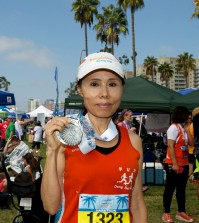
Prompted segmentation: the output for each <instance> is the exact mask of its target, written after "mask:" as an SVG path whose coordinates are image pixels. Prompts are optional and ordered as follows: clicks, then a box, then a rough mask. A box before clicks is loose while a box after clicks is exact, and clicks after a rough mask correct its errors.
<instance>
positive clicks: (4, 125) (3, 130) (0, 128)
mask: <svg viewBox="0 0 199 223" xmlns="http://www.w3.org/2000/svg"><path fill="white" fill-rule="evenodd" d="M8 125H9V122H8V121H7V118H5V120H4V121H3V122H2V123H0V131H1V143H0V148H2V149H3V148H4V146H5V145H6V135H5V134H6V129H7V128H8Z"/></svg>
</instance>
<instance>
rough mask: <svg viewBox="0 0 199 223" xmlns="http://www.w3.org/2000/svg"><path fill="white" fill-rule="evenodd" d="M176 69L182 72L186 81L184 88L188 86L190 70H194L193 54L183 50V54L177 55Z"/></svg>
mask: <svg viewBox="0 0 199 223" xmlns="http://www.w3.org/2000/svg"><path fill="white" fill-rule="evenodd" d="M175 69H176V71H177V72H178V73H179V72H181V73H183V75H184V77H185V81H186V88H188V87H189V74H190V72H191V71H195V70H196V60H195V59H194V58H193V55H192V54H190V55H189V53H188V52H185V53H184V54H180V55H178V58H177V60H176V66H175Z"/></svg>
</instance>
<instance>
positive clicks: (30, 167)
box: [22, 153, 39, 181]
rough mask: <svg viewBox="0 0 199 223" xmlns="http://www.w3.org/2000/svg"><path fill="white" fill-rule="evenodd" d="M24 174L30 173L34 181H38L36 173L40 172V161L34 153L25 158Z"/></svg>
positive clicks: (27, 154)
mask: <svg viewBox="0 0 199 223" xmlns="http://www.w3.org/2000/svg"><path fill="white" fill-rule="evenodd" d="M22 158H23V162H24V164H23V172H28V173H30V174H31V176H32V181H35V180H36V173H37V172H38V171H39V164H38V161H37V160H36V159H35V157H34V156H33V154H32V153H26V155H24V156H23V157H22Z"/></svg>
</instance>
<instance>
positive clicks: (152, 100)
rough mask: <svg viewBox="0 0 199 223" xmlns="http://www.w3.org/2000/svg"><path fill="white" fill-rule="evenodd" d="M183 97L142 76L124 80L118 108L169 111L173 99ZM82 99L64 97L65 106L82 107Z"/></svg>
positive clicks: (171, 107)
mask: <svg viewBox="0 0 199 223" xmlns="http://www.w3.org/2000/svg"><path fill="white" fill-rule="evenodd" d="M180 97H183V96H182V95H180V94H178V93H177V92H175V91H173V90H171V89H169V88H166V87H163V86H161V85H159V84H156V83H154V82H152V81H148V80H146V79H144V78H142V77H134V78H129V79H127V80H126V83H125V88H124V94H123V98H122V102H121V105H120V109H124V108H127V109H132V110H133V111H137V112H150V113H151V112H154V113H171V112H172V110H173V107H174V106H173V100H174V99H176V100H177V98H180ZM82 107H83V101H82V98H81V97H80V96H78V95H76V96H73V97H69V98H66V99H65V108H71V109H72V108H82Z"/></svg>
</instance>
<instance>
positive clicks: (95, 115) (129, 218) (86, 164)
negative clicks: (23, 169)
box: [41, 52, 147, 223]
mask: <svg viewBox="0 0 199 223" xmlns="http://www.w3.org/2000/svg"><path fill="white" fill-rule="evenodd" d="M123 89H124V72H123V69H122V65H121V64H120V63H119V61H118V60H117V59H116V58H115V57H114V56H113V55H112V54H110V53H105V52H100V53H94V54H90V55H89V56H88V57H86V58H85V59H84V60H83V62H82V64H81V65H80V67H79V71H78V83H77V90H78V93H79V95H80V96H81V97H82V98H83V100H84V106H85V109H86V112H87V113H86V114H85V115H83V114H81V115H79V120H80V125H81V127H80V126H79V127H78V126H76V127H75V126H73V127H72V126H71V124H70V122H72V120H71V119H70V118H69V117H55V118H53V119H52V121H51V122H50V123H48V124H47V125H46V126H45V133H46V163H45V167H44V173H43V178H42V187H41V196H42V200H43V204H44V208H45V210H46V211H48V212H49V213H50V214H52V215H54V214H55V213H57V212H58V213H60V215H59V216H58V218H59V222H61V223H63V222H68V221H70V223H77V222H85V221H87V222H93V223H97V222H100V221H103V222H108V220H110V216H111V217H112V218H113V219H115V220H114V222H116V221H117V222H129V223H130V222H134V223H147V210H146V205H145V202H144V197H143V193H142V160H143V150H142V141H141V139H140V137H139V136H138V135H137V134H135V133H133V132H131V131H128V130H127V129H125V128H123V127H121V126H117V127H116V125H115V124H114V122H113V121H112V115H113V114H114V113H115V112H116V111H117V109H118V107H119V105H120V102H121V99H122V94H123ZM63 128H67V129H68V131H69V135H70V134H72V135H73V137H72V139H75V138H76V137H77V136H78V135H79V136H81V134H83V135H82V137H78V138H77V141H74V142H73V143H74V144H76V145H75V146H71V143H69V142H70V141H69V142H68V143H67V144H69V145H68V146H66V145H64V144H62V143H61V142H59V141H58V139H57V137H56V135H55V132H56V131H61V130H63ZM72 129H74V130H75V129H76V130H75V131H74V132H73V131H72ZM81 129H82V130H81ZM87 130H88V131H87ZM72 132H73V133H72ZM80 170H81V171H80ZM87 201H88V202H87ZM120 202H122V203H120ZM119 203H120V204H122V205H119V207H118V204H119ZM91 204H92V205H91ZM110 204H111V205H110ZM60 206H61V209H60V211H58V210H59V208H60ZM82 209H84V210H85V211H82ZM118 209H119V210H118ZM93 211H94V212H93Z"/></svg>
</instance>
